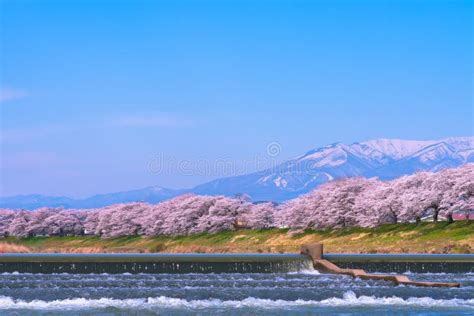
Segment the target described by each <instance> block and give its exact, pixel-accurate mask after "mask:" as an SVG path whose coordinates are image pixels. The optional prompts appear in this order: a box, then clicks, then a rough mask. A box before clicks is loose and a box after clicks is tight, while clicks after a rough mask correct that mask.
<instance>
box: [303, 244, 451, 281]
mask: <svg viewBox="0 0 474 316" xmlns="http://www.w3.org/2000/svg"><path fill="white" fill-rule="evenodd" d="M301 254H303V255H307V256H309V257H311V259H312V261H313V265H314V268H315V269H316V270H318V271H320V272H325V273H333V274H345V275H350V276H352V277H354V278H360V279H363V280H384V281H392V282H394V283H395V284H397V285H400V284H403V285H414V286H422V287H459V286H460V284H459V283H454V282H446V283H445V282H418V281H412V280H410V279H409V278H408V277H407V276H404V275H392V274H373V273H367V272H365V271H364V270H362V269H342V268H340V267H338V266H337V265H335V264H334V263H332V262H331V261H328V260H326V259H324V258H323V245H322V244H309V245H302V246H301Z"/></svg>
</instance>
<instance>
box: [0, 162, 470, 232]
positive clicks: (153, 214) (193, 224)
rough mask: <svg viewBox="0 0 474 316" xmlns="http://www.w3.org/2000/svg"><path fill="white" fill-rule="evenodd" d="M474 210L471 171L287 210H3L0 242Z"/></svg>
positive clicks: (185, 200)
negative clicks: (1, 239)
mask: <svg viewBox="0 0 474 316" xmlns="http://www.w3.org/2000/svg"><path fill="white" fill-rule="evenodd" d="M473 209H474V165H473V164H467V165H464V166H462V167H459V168H452V169H446V170H443V171H441V172H438V173H429V172H420V173H416V174H414V175H410V176H404V177H401V178H398V179H395V180H392V181H386V182H383V181H379V180H377V179H364V178H347V179H342V180H336V181H331V182H328V183H326V184H324V185H321V186H319V187H318V188H316V189H315V190H313V191H312V192H310V193H308V194H306V195H302V196H300V197H298V198H296V199H293V200H290V201H288V202H287V203H284V204H281V205H278V206H275V205H273V204H272V203H269V202H267V203H259V204H252V203H250V202H249V201H248V200H247V199H245V198H243V197H236V198H229V197H224V196H199V195H192V194H187V195H182V196H179V197H176V198H174V199H171V200H167V201H164V202H161V203H158V204H154V205H152V204H147V203H129V204H116V205H111V206H108V207H104V208H100V209H93V210H65V209H61V208H40V209H37V210H35V211H25V210H6V209H3V210H0V235H1V236H6V235H12V236H22V237H24V236H38V235H40V236H51V235H59V236H62V235H83V234H89V235H97V236H103V237H114V236H135V235H146V236H157V235H187V234H193V233H201V232H210V233H214V232H219V231H223V230H235V229H238V228H242V227H246V228H252V229H262V228H271V227H289V228H302V229H306V228H312V229H319V228H327V227H331V228H340V227H350V226H361V227H373V226H377V225H380V224H384V223H397V222H408V221H414V220H420V219H421V218H422V217H424V216H427V215H429V216H432V217H433V220H435V221H437V220H438V218H440V217H444V218H446V219H447V220H449V221H451V220H452V214H453V212H465V213H466V215H467V218H469V212H470V211H471V210H473Z"/></svg>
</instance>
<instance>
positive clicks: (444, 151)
mask: <svg viewBox="0 0 474 316" xmlns="http://www.w3.org/2000/svg"><path fill="white" fill-rule="evenodd" d="M467 162H474V137H457V138H446V139H442V140H437V141H412V140H399V139H376V140H370V141H366V142H361V143H353V144H350V145H346V144H343V143H335V144H331V145H328V146H325V147H321V148H316V149H313V150H310V151H308V152H307V153H305V154H304V155H301V156H298V157H295V158H294V159H290V160H288V161H286V162H284V163H282V164H280V165H278V166H275V167H273V168H270V169H266V170H263V171H259V172H255V173H251V174H246V175H241V176H234V177H228V178H220V179H217V180H214V181H210V182H207V183H204V184H201V185H198V186H196V187H194V188H192V189H187V190H173V189H166V188H162V187H148V188H144V189H140V190H134V191H126V192H119V193H111V194H103V195H96V196H93V197H89V198H86V199H80V200H78V199H70V198H66V197H45V196H41V195H27V196H24V195H23V196H15V197H7V198H0V207H8V208H26V209H32V208H37V207H41V206H64V207H69V208H71V207H74V208H78V207H80V208H93V207H100V206H104V205H108V204H113V203H122V202H132V201H145V202H150V203H156V202H159V201H162V200H165V199H169V198H171V197H174V196H177V195H179V194H183V193H186V192H193V193H196V194H209V195H217V194H222V195H227V196H233V195H235V194H239V193H246V194H248V195H250V196H251V197H252V199H253V200H254V201H262V200H271V201H277V202H280V201H284V200H287V199H290V198H294V197H296V196H298V195H300V194H303V193H306V192H309V191H310V190H312V189H314V188H315V187H317V186H318V185H320V184H322V183H324V182H327V181H330V180H333V179H337V178H343V177H353V176H362V177H378V178H380V179H384V180H386V179H393V178H396V177H399V176H401V175H405V174H412V173H414V172H417V171H422V170H424V171H438V170H441V169H444V168H449V167H455V166H459V165H462V164H464V163H467Z"/></svg>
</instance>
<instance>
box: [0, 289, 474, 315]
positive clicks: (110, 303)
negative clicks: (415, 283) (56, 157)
mask: <svg viewBox="0 0 474 316" xmlns="http://www.w3.org/2000/svg"><path fill="white" fill-rule="evenodd" d="M298 306H314V307H317V306H321V307H337V306H409V307H425V308H433V307H441V308H458V307H462V308H467V309H472V310H473V311H474V299H467V300H463V299H447V300H446V299H433V298H430V297H411V298H408V299H403V298H400V297H396V296H392V297H375V296H356V294H355V293H354V292H352V291H348V292H346V293H344V295H343V297H342V298H339V297H333V298H328V299H324V300H321V301H313V300H294V301H287V300H270V299H261V298H254V297H248V298H245V299H243V300H240V301H236V300H235V301H234V300H219V299H209V300H185V299H180V298H172V297H166V296H159V297H149V298H143V299H142V298H140V299H124V300H118V299H110V298H100V299H86V298H74V299H65V300H55V301H42V300H33V301H24V300H15V299H12V298H11V297H6V296H0V310H25V309H26V310H53V311H54V310H63V311H64V310H87V309H97V308H99V309H100V308H108V307H115V308H119V309H134V310H143V309H145V310H155V309H160V308H168V309H188V310H195V309H198V310H199V309H213V308H218V309H222V308H233V309H238V308H256V309H287V308H290V309H291V308H292V307H298Z"/></svg>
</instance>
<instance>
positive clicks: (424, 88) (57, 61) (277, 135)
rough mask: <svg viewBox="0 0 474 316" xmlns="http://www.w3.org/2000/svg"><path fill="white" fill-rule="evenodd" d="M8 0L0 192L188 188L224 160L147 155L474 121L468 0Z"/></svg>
mask: <svg viewBox="0 0 474 316" xmlns="http://www.w3.org/2000/svg"><path fill="white" fill-rule="evenodd" d="M0 5H1V7H0V10H1V13H0V14H1V30H0V37H1V68H0V71H1V72H0V87H1V99H0V100H1V101H0V102H1V103H0V111H1V192H0V194H1V195H13V194H29V193H42V194H50V195H68V196H73V197H81V196H86V195H89V194H94V193H105V192H114V191H118V190H128V189H133V188H141V187H145V186H148V185H161V186H165V187H175V188H182V187H189V186H192V185H195V184H198V183H201V182H203V181H206V180H210V179H213V178H216V177H218V176H219V175H221V174H219V172H194V175H189V174H184V173H183V172H176V170H174V169H173V168H171V169H173V170H171V171H169V172H159V173H153V172H150V170H149V165H150V161H153V159H157V158H156V157H164V158H163V159H168V160H169V159H175V160H176V161H186V162H187V163H188V162H189V164H191V165H193V166H194V165H198V164H199V163H200V162H203V161H204V162H205V161H209V162H211V163H212V161H215V159H226V160H232V161H234V162H235V163H236V164H242V163H246V162H247V161H249V160H252V159H253V158H255V157H260V156H262V155H263V156H264V155H265V152H266V146H267V144H268V143H270V142H278V143H279V144H280V145H281V153H280V154H279V156H278V157H277V158H278V159H281V160H283V159H286V158H289V157H292V156H296V155H299V154H302V153H303V152H306V151H307V150H309V149H311V148H314V147H319V146H322V145H326V144H328V143H333V142H337V141H342V142H349V143H350V142H355V141H362V140H366V139H372V138H381V137H384V138H404V139H438V138H443V137H449V136H468V135H473V134H474V133H473V125H474V123H473V120H474V118H473V46H472V43H473V34H472V33H473V20H472V18H473V12H474V10H473V3H472V1H416V0H415V1H356V0H354V1H217V0H216V1H204V0H203V1H197V0H196V1H179V0H176V1H131V0H130V1H112V0H111V1H99V0H95V1H85V0H84V1H50V0H41V1H39V0H38V1H31V0H30V1H27V0H21V1H20V0H18V1H13V0H1V1H0ZM160 155H162V156H160ZM173 163H174V162H172V163H170V164H173ZM252 168H257V167H255V166H254V165H252V164H251V166H249V168H248V171H252V170H251V169H252ZM226 175H227V174H226Z"/></svg>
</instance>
